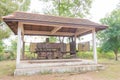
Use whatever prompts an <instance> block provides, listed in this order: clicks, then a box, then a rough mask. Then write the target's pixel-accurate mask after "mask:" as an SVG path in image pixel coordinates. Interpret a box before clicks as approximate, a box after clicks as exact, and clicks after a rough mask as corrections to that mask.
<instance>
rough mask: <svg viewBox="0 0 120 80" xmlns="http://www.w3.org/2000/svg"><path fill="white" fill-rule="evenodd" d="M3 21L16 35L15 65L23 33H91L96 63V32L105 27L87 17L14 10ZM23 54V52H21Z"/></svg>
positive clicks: (40, 34) (80, 34)
mask: <svg viewBox="0 0 120 80" xmlns="http://www.w3.org/2000/svg"><path fill="white" fill-rule="evenodd" d="M3 21H4V22H5V23H6V24H7V25H8V26H9V27H10V29H11V30H12V31H13V32H14V34H16V35H18V42H17V58H16V67H17V66H19V64H20V60H21V57H20V56H21V54H22V49H23V42H24V35H33V36H34V35H38V36H65V37H74V38H75V39H76V38H77V37H80V36H83V35H86V34H89V33H92V39H93V57H94V63H95V64H97V51H96V32H97V31H100V30H104V29H106V28H107V26H105V25H101V24H98V23H95V22H92V21H90V20H88V19H80V18H68V17H58V16H51V15H41V14H34V13H25V12H15V13H13V14H11V15H8V16H4V17H3ZM23 55H24V54H23Z"/></svg>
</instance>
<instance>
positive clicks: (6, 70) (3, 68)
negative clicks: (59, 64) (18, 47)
mask: <svg viewBox="0 0 120 80" xmlns="http://www.w3.org/2000/svg"><path fill="white" fill-rule="evenodd" d="M14 69H15V61H0V77H3V76H6V75H13V73H14Z"/></svg>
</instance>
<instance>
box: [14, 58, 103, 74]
mask: <svg viewBox="0 0 120 80" xmlns="http://www.w3.org/2000/svg"><path fill="white" fill-rule="evenodd" d="M102 69H104V66H103V65H100V64H95V63H94V62H93V61H90V60H81V59H59V60H31V61H21V63H20V64H19V65H17V66H16V70H15V72H14V75H33V74H47V73H66V72H88V71H95V70H102Z"/></svg>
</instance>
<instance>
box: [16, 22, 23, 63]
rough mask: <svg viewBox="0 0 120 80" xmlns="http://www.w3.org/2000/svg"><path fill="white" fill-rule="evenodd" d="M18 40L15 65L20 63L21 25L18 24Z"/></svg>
mask: <svg viewBox="0 0 120 80" xmlns="http://www.w3.org/2000/svg"><path fill="white" fill-rule="evenodd" d="M17 35H18V40H17V58H16V65H18V64H19V63H20V54H21V40H22V39H21V24H20V23H18V31H17Z"/></svg>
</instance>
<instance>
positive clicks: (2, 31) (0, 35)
mask: <svg viewBox="0 0 120 80" xmlns="http://www.w3.org/2000/svg"><path fill="white" fill-rule="evenodd" d="M10 33H11V32H10V29H9V28H8V27H5V26H4V28H3V27H0V40H2V39H5V38H8V37H9V36H10Z"/></svg>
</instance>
